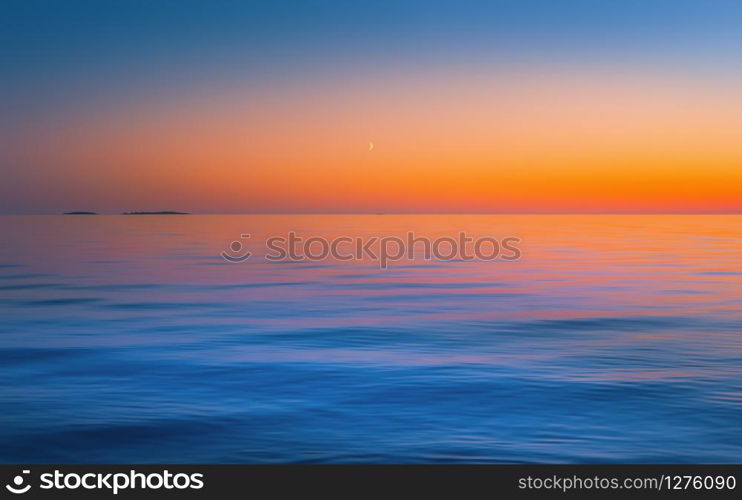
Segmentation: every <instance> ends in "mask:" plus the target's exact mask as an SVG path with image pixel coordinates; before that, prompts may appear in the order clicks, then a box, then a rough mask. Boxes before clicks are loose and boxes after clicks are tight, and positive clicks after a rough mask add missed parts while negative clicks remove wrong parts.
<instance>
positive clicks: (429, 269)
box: [0, 216, 742, 463]
mask: <svg viewBox="0 0 742 500" xmlns="http://www.w3.org/2000/svg"><path fill="white" fill-rule="evenodd" d="M148 217H149V218H148ZM410 228H415V230H416V231H417V232H418V233H419V234H425V233H426V232H427V233H431V234H432V233H436V234H444V233H446V232H448V233H452V234H454V235H455V234H456V232H455V231H457V230H459V229H462V230H467V231H472V232H475V233H481V234H485V233H487V234H492V235H495V236H506V235H509V234H515V235H517V236H519V237H521V238H522V240H523V257H522V258H521V260H519V261H516V262H501V261H498V262H466V261H453V262H439V261H418V260H415V261H402V262H399V263H395V264H394V265H392V266H391V267H390V269H388V270H380V269H379V268H378V265H377V264H375V263H373V262H342V263H341V262H335V261H325V262H313V263H270V262H266V261H265V260H264V259H261V258H260V256H255V257H254V258H251V259H249V260H248V261H246V262H245V263H242V264H230V263H227V262H225V261H224V260H223V259H222V258H221V257H220V256H219V252H220V251H221V250H222V249H224V248H226V247H227V245H229V243H230V241H232V240H234V239H235V238H236V237H238V236H239V235H240V234H241V233H245V232H252V233H253V237H252V243H253V244H254V246H255V247H256V248H257V247H259V244H258V242H260V241H261V238H262V237H264V236H266V235H269V234H281V233H283V234H285V232H286V231H287V230H290V229H294V230H300V231H303V232H304V233H305V234H341V233H342V234H355V233H354V231H356V232H357V233H362V234H366V233H368V234H376V233H389V232H394V231H398V230H408V229H410ZM740 228H742V217H740V216H702V217H701V216H698V217H695V218H693V217H682V216H675V217H673V216H635V217H629V216H625V217H618V216H562V217H556V218H555V217H551V218H550V217H546V216H441V217H431V216H384V217H381V216H380V217H373V216H324V217H311V216H303V217H299V216H293V217H292V216H164V217H155V216H151V217H150V216H139V217H137V216H128V217H126V216H96V217H73V216H67V217H63V216H48V217H40V216H39V217H15V216H7V217H0V229H1V230H2V231H3V234H4V235H5V237H6V238H7V241H6V242H5V243H3V244H2V247H1V250H0V400H1V401H2V412H0V461H2V462H6V463H35V462H47V463H49V462H52V463H93V462H104V463H128V462H135V463H148V462H186V463H224V462H230V463H284V462H311V463H350V462H362V463H410V462H415V463H432V462H435V463H439V462H440V463H451V462H464V463H475V462H477V463H479V462H487V463H502V462H508V463H522V462H550V463H575V462H577V463H585V462H606V463H608V462H661V463H672V462H733V463H742V435H741V434H740V432H739V430H740V423H742V308H741V307H740V306H741V305H742V303H741V292H742V275H741V274H740V273H741V272H742V261H741V257H740V251H739V248H740V235H741V231H740ZM506 233H508V234H506Z"/></svg>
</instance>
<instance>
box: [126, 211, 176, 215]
mask: <svg viewBox="0 0 742 500" xmlns="http://www.w3.org/2000/svg"><path fill="white" fill-rule="evenodd" d="M122 215H188V212H175V211H173V210H163V211H160V212H124V213H123V214H122Z"/></svg>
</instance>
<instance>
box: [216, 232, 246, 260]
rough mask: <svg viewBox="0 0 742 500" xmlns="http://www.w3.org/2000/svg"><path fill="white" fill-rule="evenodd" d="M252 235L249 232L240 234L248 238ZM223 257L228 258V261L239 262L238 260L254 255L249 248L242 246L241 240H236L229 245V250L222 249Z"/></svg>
mask: <svg viewBox="0 0 742 500" xmlns="http://www.w3.org/2000/svg"><path fill="white" fill-rule="evenodd" d="M249 237H250V235H249V234H247V233H243V234H241V235H240V238H242V239H247V238H249ZM221 255H222V258H223V259H224V260H226V261H227V262H232V263H237V262H244V261H246V260H247V259H249V258H250V256H252V253H251V252H250V251H249V250H244V251H243V248H242V242H241V241H239V240H235V241H233V242H232V243H230V245H229V250H222V254H221Z"/></svg>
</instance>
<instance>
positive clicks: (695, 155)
mask: <svg viewBox="0 0 742 500" xmlns="http://www.w3.org/2000/svg"><path fill="white" fill-rule="evenodd" d="M740 26H742V3H740V2H739V1H737V0H707V1H703V2H701V1H688V0H641V1H640V0H622V1H620V2H619V1H616V2H607V1H599V0H561V1H553V0H502V1H498V0H490V1H472V0H459V1H435V0H428V1H424V2H423V1H417V0H414V1H405V0H399V1H388V2H385V1H379V0H377V1H373V2H372V1H338V0H326V1H282V0H277V1H273V2H265V1H263V2H251V1H220V0H212V1H193V0H179V1H163V0H149V1H137V0H129V1H93V0H89V1H81V0H70V1H65V2H59V1H38V0H25V1H17V0H6V1H4V2H3V12H2V15H1V16H0V175H1V176H2V177H1V178H2V182H1V183H0V213H6V214H15V213H58V212H60V211H67V210H95V211H100V212H103V213H118V212H121V211H129V210H183V211H190V212H202V213H252V212H255V213H379V212H383V213H393V212H405V213H490V212H493V213H494V212H505V213H553V212H567V213H572V212H577V213H580V212H589V213H602V212H606V213H616V212H618V213H740V212H742V140H740V137H742V93H740V92H739V89H740V88H742V59H740V57H739V54H741V53H742V30H740V29H739V27H740Z"/></svg>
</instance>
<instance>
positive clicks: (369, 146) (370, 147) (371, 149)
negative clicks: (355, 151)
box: [368, 142, 374, 151]
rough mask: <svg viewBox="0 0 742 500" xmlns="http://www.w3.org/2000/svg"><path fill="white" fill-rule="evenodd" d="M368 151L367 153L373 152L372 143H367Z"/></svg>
mask: <svg viewBox="0 0 742 500" xmlns="http://www.w3.org/2000/svg"><path fill="white" fill-rule="evenodd" d="M368 150H369V151H373V150H374V143H373V142H369V143H368Z"/></svg>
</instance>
